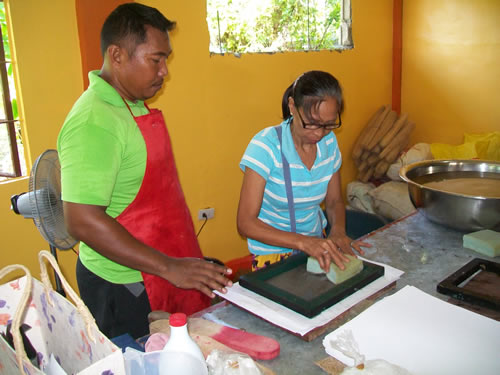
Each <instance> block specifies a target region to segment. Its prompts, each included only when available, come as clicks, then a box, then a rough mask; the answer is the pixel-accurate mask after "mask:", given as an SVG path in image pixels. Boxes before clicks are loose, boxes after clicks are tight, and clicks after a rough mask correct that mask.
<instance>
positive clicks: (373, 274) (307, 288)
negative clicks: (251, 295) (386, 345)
mask: <svg viewBox="0 0 500 375" xmlns="http://www.w3.org/2000/svg"><path fill="white" fill-rule="evenodd" d="M306 264H307V255H306V254H297V255H293V256H291V257H289V258H287V259H284V260H282V261H280V262H278V263H274V264H271V265H269V266H267V267H266V268H263V269H261V270H258V271H255V272H252V273H248V274H246V275H243V276H241V277H240V280H239V282H240V285H241V286H242V287H244V288H246V289H249V290H251V291H253V292H255V293H257V294H260V295H262V296H264V297H266V298H269V299H270V300H272V301H274V302H277V303H279V304H280V305H283V306H286V307H288V308H289V309H291V310H293V311H295V312H297V313H299V314H302V315H304V316H306V317H308V318H312V317H314V316H316V315H318V314H319V313H320V312H322V311H323V310H326V309H327V308H329V307H331V306H333V305H335V304H336V303H337V302H339V301H341V300H343V299H344V298H346V297H348V296H350V295H351V294H353V293H355V292H357V291H358V290H359V289H361V288H363V287H364V286H366V285H368V284H369V283H371V282H372V281H374V280H376V279H378V278H379V277H381V276H383V275H384V267H382V266H378V265H376V264H373V263H368V262H363V270H362V271H361V272H360V273H359V274H357V275H356V276H353V277H352V278H350V279H349V280H346V281H344V282H343V283H341V284H334V283H332V282H331V281H330V280H328V279H327V277H326V275H325V274H319V275H316V274H312V273H310V272H307V270H306Z"/></svg>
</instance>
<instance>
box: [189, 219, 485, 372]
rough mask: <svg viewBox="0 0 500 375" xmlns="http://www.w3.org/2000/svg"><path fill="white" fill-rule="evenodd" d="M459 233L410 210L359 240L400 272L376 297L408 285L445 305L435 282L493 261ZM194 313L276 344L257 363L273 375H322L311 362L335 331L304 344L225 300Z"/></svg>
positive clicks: (371, 253)
mask: <svg viewBox="0 0 500 375" xmlns="http://www.w3.org/2000/svg"><path fill="white" fill-rule="evenodd" d="M463 234H464V233H462V232H459V231H455V230H453V229H449V228H446V227H444V226H441V225H438V224H434V223H432V222H431V221H429V220H427V219H426V218H425V217H424V216H423V215H422V214H420V213H417V212H414V213H412V214H410V215H408V216H406V217H404V218H403V219H400V220H398V221H395V222H393V223H390V224H388V225H386V226H384V227H382V228H380V229H378V230H376V231H374V232H372V233H370V234H368V235H366V236H364V237H362V240H363V241H364V242H367V243H369V244H371V245H372V247H371V248H365V249H364V250H365V255H364V257H365V258H367V259H369V260H372V261H375V262H380V263H385V264H387V265H390V266H392V267H395V268H397V269H399V270H402V271H404V274H403V275H402V276H401V278H400V279H399V280H398V281H397V284H396V286H395V288H393V289H391V290H389V291H387V292H386V293H385V294H383V295H382V296H381V297H379V298H383V297H384V296H387V295H390V294H392V293H394V292H395V291H397V290H399V289H401V288H403V287H404V286H406V285H412V286H414V287H416V288H418V289H420V290H422V291H423V292H425V293H428V294H430V295H432V296H435V297H438V298H440V299H442V300H445V301H447V300H448V299H449V297H448V296H446V295H443V294H440V293H438V292H437V291H436V286H437V284H438V283H439V282H441V281H442V280H444V279H445V278H446V277H448V276H449V275H451V274H452V273H454V272H455V271H457V270H458V269H459V268H461V267H462V266H464V265H465V264H466V263H468V262H469V261H470V260H472V259H473V258H484V259H489V260H492V258H489V257H486V256H483V255H481V254H479V253H476V252H474V251H472V250H469V249H465V248H464V247H463V246H462V237H463ZM363 305H364V306H363ZM367 306H369V304H366V303H364V302H362V303H361V304H360V306H358V307H354V308H353V310H352V311H351V313H350V316H348V317H347V318H346V319H347V320H348V319H352V318H353V317H354V316H355V315H356V314H358V313H359V312H361V311H362V310H363V309H364V308H366V307H367ZM197 315H198V316H202V317H204V318H207V319H209V320H215V321H218V322H219V323H222V324H226V325H230V326H233V327H237V328H240V329H244V330H247V331H249V332H252V333H256V334H260V335H264V336H268V337H271V338H273V339H276V340H277V341H279V343H280V346H281V353H280V355H279V356H278V357H277V358H275V359H273V360H269V361H261V364H262V365H264V366H266V367H268V368H270V369H272V370H273V371H274V372H275V373H276V374H290V375H291V374H308V375H313V374H324V373H325V372H324V371H323V370H322V369H320V368H319V367H318V366H317V365H315V364H314V362H316V361H318V360H321V359H323V358H325V357H327V354H326V352H325V350H324V347H323V344H322V341H323V338H324V337H325V336H326V335H327V334H328V333H330V332H331V331H332V330H333V329H335V328H336V327H333V328H332V329H330V330H328V331H327V332H325V333H323V334H322V335H320V336H318V337H317V338H316V339H314V340H313V341H311V342H306V341H304V340H302V339H301V338H299V337H296V336H294V335H292V334H290V333H289V332H287V331H285V330H283V329H282V328H279V327H276V326H274V325H272V324H270V323H268V322H266V321H264V320H262V319H260V318H258V317H256V316H254V315H252V314H250V313H248V312H246V311H244V310H241V309H240V308H238V307H236V306H234V305H232V304H229V303H226V302H221V303H219V304H217V305H214V306H212V308H209V309H207V310H206V312H204V314H197ZM347 320H346V321H347ZM340 324H343V322H341V323H340Z"/></svg>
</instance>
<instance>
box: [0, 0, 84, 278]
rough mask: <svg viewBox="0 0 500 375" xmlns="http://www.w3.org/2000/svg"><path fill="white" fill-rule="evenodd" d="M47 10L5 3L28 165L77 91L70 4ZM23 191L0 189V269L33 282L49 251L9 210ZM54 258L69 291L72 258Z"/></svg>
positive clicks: (36, 4) (34, 0)
mask: <svg viewBox="0 0 500 375" xmlns="http://www.w3.org/2000/svg"><path fill="white" fill-rule="evenodd" d="M47 4H48V3H47V2H44V1H38V0H24V1H17V0H8V1H6V5H7V10H8V11H10V12H9V14H10V17H11V21H12V26H13V29H14V34H13V39H14V40H13V43H14V47H15V51H16V55H15V56H14V60H15V63H16V66H17V68H18V73H19V74H18V76H19V77H21V86H20V87H17V89H18V91H20V92H21V95H22V102H21V103H22V104H23V107H22V108H21V116H20V117H21V121H22V127H23V128H22V130H23V135H24V141H25V144H27V145H28V147H29V150H28V152H27V153H28V154H27V157H28V158H30V159H31V160H32V161H34V160H35V159H36V158H37V157H38V155H39V154H41V153H42V152H43V151H45V150H46V149H49V148H55V147H56V137H57V133H58V131H59V128H60V126H61V124H62V122H63V121H64V118H65V117H66V114H67V113H68V111H69V110H70V108H71V106H72V104H73V102H74V101H75V100H76V98H78V96H79V95H80V93H81V91H82V87H83V81H82V74H81V63H80V50H79V44H78V36H77V35H78V34H77V26H76V17H75V5H74V2H73V1H67V0H54V1H51V2H50V5H47ZM11 36H12V35H11ZM26 137H27V138H26ZM29 168H31V164H30V165H29V166H28V169H29ZM27 190H28V179H27V178H20V179H15V180H13V181H9V182H4V183H1V184H0V222H1V223H2V224H1V226H0V234H1V238H2V250H1V253H2V256H1V259H0V267H3V266H5V265H7V264H14V263H21V264H24V265H26V266H28V267H29V268H30V270H31V272H32V273H33V275H35V276H36V277H39V267H38V264H37V262H38V261H37V258H36V254H37V253H38V251H39V250H41V249H48V248H49V246H48V244H47V242H46V241H45V240H44V239H43V238H42V236H41V235H40V234H39V232H38V230H37V229H36V227H35V225H34V224H33V221H32V220H28V219H24V218H23V217H21V216H17V215H15V214H14V213H13V211H11V210H10V201H9V198H10V196H11V195H13V194H19V193H21V192H24V191H27ZM59 258H60V263H61V266H62V268H63V272H65V274H66V275H67V277H68V279H69V280H70V282H71V283H72V284H73V285H74V263H75V259H76V255H75V254H74V253H73V252H72V251H69V252H64V253H63V252H59Z"/></svg>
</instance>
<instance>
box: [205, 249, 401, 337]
mask: <svg viewBox="0 0 500 375" xmlns="http://www.w3.org/2000/svg"><path fill="white" fill-rule="evenodd" d="M360 259H362V260H363V261H365V262H370V263H374V264H378V265H380V266H383V267H384V269H385V274H384V277H380V278H378V279H377V280H375V281H373V282H372V283H370V284H368V285H367V286H365V287H364V288H362V289H360V290H359V291H357V292H356V293H354V294H352V295H350V296H349V297H347V298H345V299H343V300H342V301H340V302H338V303H336V304H335V305H333V306H332V307H330V308H329V309H327V310H325V311H323V312H321V313H320V314H319V315H317V316H315V317H314V318H312V319H310V318H307V317H305V316H303V315H301V314H299V313H296V312H295V311H293V310H290V309H289V308H287V307H285V306H282V305H280V304H278V303H276V302H273V301H271V300H270V299H268V298H266V297H263V296H261V295H259V294H256V293H254V292H252V291H250V290H248V289H245V288H243V287H241V286H240V285H239V283H235V284H234V285H233V286H232V287H231V288H228V291H227V293H226V294H222V293H219V292H217V291H214V292H215V293H217V294H218V295H219V296H221V297H222V298H224V299H226V300H228V301H230V302H231V303H233V304H235V305H237V306H240V307H241V308H243V309H245V310H247V311H250V312H251V313H254V314H255V315H258V316H260V317H261V318H263V319H264V320H267V321H268V322H271V323H272V324H274V325H277V326H279V327H282V328H284V329H286V330H288V331H290V332H294V333H297V334H299V335H301V336H304V335H305V334H307V333H308V332H310V331H312V330H313V329H314V328H317V327H321V326H323V325H325V324H327V323H329V322H330V321H332V320H333V319H334V318H336V317H337V316H339V315H340V314H342V313H343V312H345V311H347V310H348V309H350V308H351V307H352V306H354V305H356V304H357V303H358V302H360V301H362V300H364V299H365V298H367V297H369V296H371V295H373V294H374V293H376V292H378V291H379V290H381V289H383V288H385V287H386V286H387V285H389V284H391V283H392V282H394V281H396V280H397V279H399V278H400V277H401V275H402V274H403V271H400V270H398V269H396V268H393V267H391V266H388V265H386V264H381V263H376V262H371V261H368V260H367V259H363V258H361V257H360Z"/></svg>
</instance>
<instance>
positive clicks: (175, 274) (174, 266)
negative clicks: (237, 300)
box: [160, 257, 233, 298]
mask: <svg viewBox="0 0 500 375" xmlns="http://www.w3.org/2000/svg"><path fill="white" fill-rule="evenodd" d="M231 273H232V270H231V269H230V268H227V267H224V266H220V265H218V264H215V263H212V262H207V261H205V260H203V259H198V258H173V257H170V258H169V263H168V269H167V272H166V274H165V275H160V276H161V277H163V278H164V279H166V280H168V281H170V282H171V283H172V284H173V285H175V286H176V287H178V288H182V289H197V290H199V291H200V292H202V293H204V294H206V295H207V296H209V297H210V298H214V297H215V294H214V293H213V292H212V290H218V291H219V292H221V293H226V292H227V289H226V287H227V286H231V285H233V283H232V282H231V280H229V279H228V278H227V277H225V275H230V274H231Z"/></svg>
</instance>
